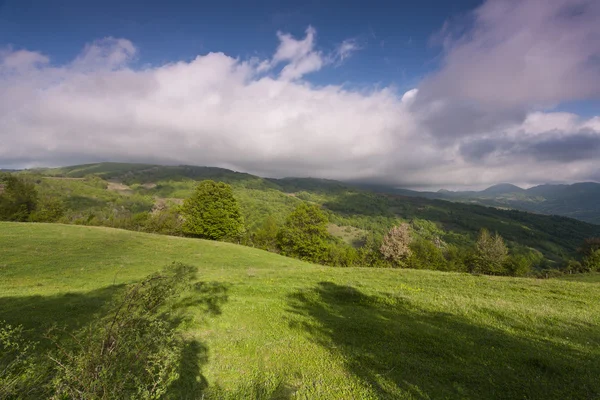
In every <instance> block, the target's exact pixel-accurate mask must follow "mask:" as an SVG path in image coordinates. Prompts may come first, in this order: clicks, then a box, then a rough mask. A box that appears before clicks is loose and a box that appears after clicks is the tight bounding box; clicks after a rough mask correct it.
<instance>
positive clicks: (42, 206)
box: [29, 196, 66, 222]
mask: <svg viewBox="0 0 600 400" xmlns="http://www.w3.org/2000/svg"><path fill="white" fill-rule="evenodd" d="M65 211H66V209H65V204H64V203H63V201H62V200H61V199H59V198H55V197H48V196H45V197H42V198H41V199H40V200H39V201H38V203H37V206H36V209H35V211H33V212H32V213H31V214H30V215H29V220H30V221H32V222H56V221H58V220H60V218H61V217H62V216H63V215H64V214H65Z"/></svg>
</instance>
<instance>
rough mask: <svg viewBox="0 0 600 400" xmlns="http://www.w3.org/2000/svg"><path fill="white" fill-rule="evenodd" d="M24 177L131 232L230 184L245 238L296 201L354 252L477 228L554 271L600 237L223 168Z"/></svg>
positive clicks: (518, 215)
mask: <svg viewBox="0 0 600 400" xmlns="http://www.w3.org/2000/svg"><path fill="white" fill-rule="evenodd" d="M22 173H24V174H29V175H32V176H33V178H34V179H35V180H36V182H37V187H38V190H39V191H40V193H41V195H42V197H52V198H58V199H61V200H62V201H63V203H64V204H65V205H66V208H67V215H66V216H65V217H63V221H68V222H71V223H75V224H86V225H108V226H113V227H128V226H126V223H125V222H123V221H131V220H132V218H133V219H134V220H135V218H136V215H138V214H139V213H144V212H151V211H152V210H156V209H163V208H165V207H167V208H168V206H169V204H178V203H181V201H182V200H183V199H184V198H187V197H189V196H190V195H191V193H192V191H193V189H194V186H195V185H196V183H197V181H198V180H202V179H214V180H218V181H223V182H226V183H229V184H231V185H232V186H233V189H234V194H235V196H236V198H237V199H238V201H239V203H240V205H241V208H242V212H243V214H244V217H245V221H246V225H247V228H248V232H249V233H250V234H251V233H252V232H254V231H255V230H256V229H259V228H260V226H261V225H262V224H263V223H264V221H265V219H266V218H267V217H272V218H274V219H276V220H277V221H278V222H279V223H282V222H283V220H284V219H285V217H286V216H287V215H288V214H289V213H290V212H291V211H292V210H293V208H294V207H295V206H296V205H297V204H298V203H299V202H300V201H308V202H312V203H316V204H319V205H321V206H322V207H323V208H324V209H325V210H326V211H327V213H328V217H329V220H330V222H331V229H330V230H331V232H332V233H334V234H336V235H338V236H339V237H340V238H341V239H342V240H344V241H346V242H348V243H349V244H352V245H353V246H361V243H365V241H367V240H368V238H369V237H374V238H375V241H377V238H378V237H379V238H380V237H381V236H382V235H383V234H384V233H385V232H387V230H388V229H389V228H390V227H391V226H393V225H395V224H397V223H399V221H413V223H414V225H415V229H417V230H418V231H419V234H420V235H421V236H423V237H425V238H432V237H439V238H440V239H441V240H443V241H444V242H445V243H448V244H451V245H454V246H458V247H461V248H466V247H468V246H471V245H472V244H473V243H474V241H475V239H476V236H477V234H478V232H479V230H480V229H482V228H487V229H489V230H490V231H496V232H498V233H499V234H501V235H502V236H503V237H504V238H505V239H506V240H507V241H508V244H509V246H510V247H511V248H512V249H513V251H518V252H523V251H530V249H534V250H535V251H539V252H541V253H542V254H543V255H544V257H546V259H547V260H548V262H549V264H548V265H547V266H550V267H552V266H554V265H559V264H561V263H564V262H565V260H567V259H568V258H571V257H576V256H577V254H576V250H577V248H578V247H579V246H580V245H581V243H582V242H583V240H584V239H585V238H588V237H592V236H600V226H597V225H591V224H586V223H583V222H579V221H576V220H573V219H568V218H562V217H556V216H552V217H550V216H544V215H536V214H531V213H526V212H519V211H514V210H499V209H497V208H492V207H484V206H479V205H472V204H468V205H467V204H460V203H456V202H449V201H442V200H439V199H425V198H420V197H414V196H409V195H405V194H406V193H403V195H398V194H389V193H378V192H377V190H378V189H377V188H375V187H370V188H369V190H366V189H364V188H357V187H354V186H349V185H348V184H344V183H342V182H337V181H331V180H324V179H313V178H285V179H265V178H261V177H258V176H254V175H250V174H245V173H239V172H234V171H230V170H226V169H222V168H213V167H196V166H160V165H146V164H122V163H100V164H88V165H79V166H71V167H65V168H57V169H44V170H33V171H27V172H22ZM132 229H136V228H135V226H134V227H133V228H132Z"/></svg>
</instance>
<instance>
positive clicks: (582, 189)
mask: <svg viewBox="0 0 600 400" xmlns="http://www.w3.org/2000/svg"><path fill="white" fill-rule="evenodd" d="M377 190H378V191H379V192H384V193H396V194H400V195H404V196H417V197H424V198H429V199H443V200H450V201H459V202H464V203H469V204H479V205H485V206H491V207H499V208H512V209H516V210H522V211H529V212H534V213H540V214H546V215H560V216H564V217H569V218H575V219H578V220H580V221H585V222H589V223H593V224H600V183H595V182H580V183H574V184H572V185H539V186H534V187H532V188H529V189H522V188H520V187H518V186H515V185H511V184H500V185H495V186H491V187H489V188H487V189H485V190H482V191H458V192H453V191H450V190H440V191H438V192H418V191H414V190H407V189H396V188H390V187H385V186H379V187H377Z"/></svg>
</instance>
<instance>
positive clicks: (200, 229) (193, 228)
mask: <svg viewBox="0 0 600 400" xmlns="http://www.w3.org/2000/svg"><path fill="white" fill-rule="evenodd" d="M181 214H182V216H183V218H184V223H183V227H182V228H183V232H184V233H185V234H186V235H190V236H195V237H200V238H204V239H211V240H222V239H234V238H239V237H240V236H241V234H242V233H243V230H244V224H243V221H242V215H241V213H240V209H239V206H238V203H237V201H236V199H235V198H234V197H233V192H232V190H231V186H229V185H227V184H226V183H223V182H215V181H211V180H205V181H202V182H200V183H199V184H198V186H196V190H195V191H194V194H193V195H192V196H191V197H190V198H188V199H186V200H185V202H184V203H183V207H182V208H181Z"/></svg>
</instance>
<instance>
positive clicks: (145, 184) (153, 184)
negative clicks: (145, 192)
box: [141, 182, 156, 189]
mask: <svg viewBox="0 0 600 400" xmlns="http://www.w3.org/2000/svg"><path fill="white" fill-rule="evenodd" d="M141 186H142V187H143V188H144V189H154V188H155V187H156V183H152V182H149V183H144V184H143V185H141Z"/></svg>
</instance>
